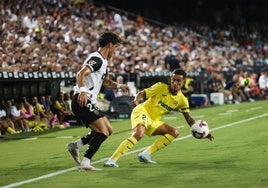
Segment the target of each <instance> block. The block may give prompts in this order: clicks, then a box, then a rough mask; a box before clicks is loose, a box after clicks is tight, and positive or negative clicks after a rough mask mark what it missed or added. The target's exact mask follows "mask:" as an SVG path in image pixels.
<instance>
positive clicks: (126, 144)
mask: <svg viewBox="0 0 268 188" xmlns="http://www.w3.org/2000/svg"><path fill="white" fill-rule="evenodd" d="M144 132H145V126H144V125H142V124H139V125H137V126H136V127H135V128H134V129H133V134H132V136H130V137H129V138H127V139H125V140H124V141H123V142H121V144H120V145H119V146H118V147H117V149H116V150H115V152H114V153H113V154H112V156H111V157H110V158H109V160H108V161H107V162H106V163H105V164H104V166H106V167H118V165H117V164H116V161H117V160H118V159H119V158H120V157H121V156H122V155H123V154H125V153H127V152H128V151H129V150H130V149H131V148H133V146H134V145H135V144H137V143H138V141H140V139H141V138H142V137H143V135H144Z"/></svg>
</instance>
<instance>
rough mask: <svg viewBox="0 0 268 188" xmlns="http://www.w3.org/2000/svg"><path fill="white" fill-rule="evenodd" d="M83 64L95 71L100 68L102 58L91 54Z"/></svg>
mask: <svg viewBox="0 0 268 188" xmlns="http://www.w3.org/2000/svg"><path fill="white" fill-rule="evenodd" d="M84 66H87V67H88V68H89V69H90V70H91V72H95V71H98V70H99V69H100V68H101V66H102V60H101V58H99V57H96V56H93V57H91V58H89V59H87V60H86V61H85V63H84Z"/></svg>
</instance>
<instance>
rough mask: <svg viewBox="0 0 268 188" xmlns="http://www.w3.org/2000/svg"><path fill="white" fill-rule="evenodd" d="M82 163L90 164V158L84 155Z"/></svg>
mask: <svg viewBox="0 0 268 188" xmlns="http://www.w3.org/2000/svg"><path fill="white" fill-rule="evenodd" d="M81 164H83V165H84V166H90V159H88V158H86V157H83V159H82V162H81Z"/></svg>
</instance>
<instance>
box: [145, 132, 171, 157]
mask: <svg viewBox="0 0 268 188" xmlns="http://www.w3.org/2000/svg"><path fill="white" fill-rule="evenodd" d="M174 139H175V138H174V136H172V135H170V134H165V135H164V136H161V137H160V138H159V139H157V140H156V141H155V142H154V143H153V144H152V145H151V146H149V148H147V149H146V151H145V152H148V153H149V154H152V153H154V152H156V151H158V150H160V149H162V148H164V147H166V146H167V145H169V144H170V143H171V142H172V141H173V140H174Z"/></svg>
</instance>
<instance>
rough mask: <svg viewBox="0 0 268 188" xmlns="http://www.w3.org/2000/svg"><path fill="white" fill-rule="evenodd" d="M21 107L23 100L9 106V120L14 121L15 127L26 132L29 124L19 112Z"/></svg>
mask: <svg viewBox="0 0 268 188" xmlns="http://www.w3.org/2000/svg"><path fill="white" fill-rule="evenodd" d="M22 107H23V102H21V101H19V102H16V103H15V104H14V105H12V106H11V113H10V115H11V120H12V121H13V122H14V124H15V127H16V129H17V130H19V131H23V132H28V131H29V125H28V122H27V121H26V119H25V117H24V116H23V115H22V114H21V110H20V109H21V108H22Z"/></svg>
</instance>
